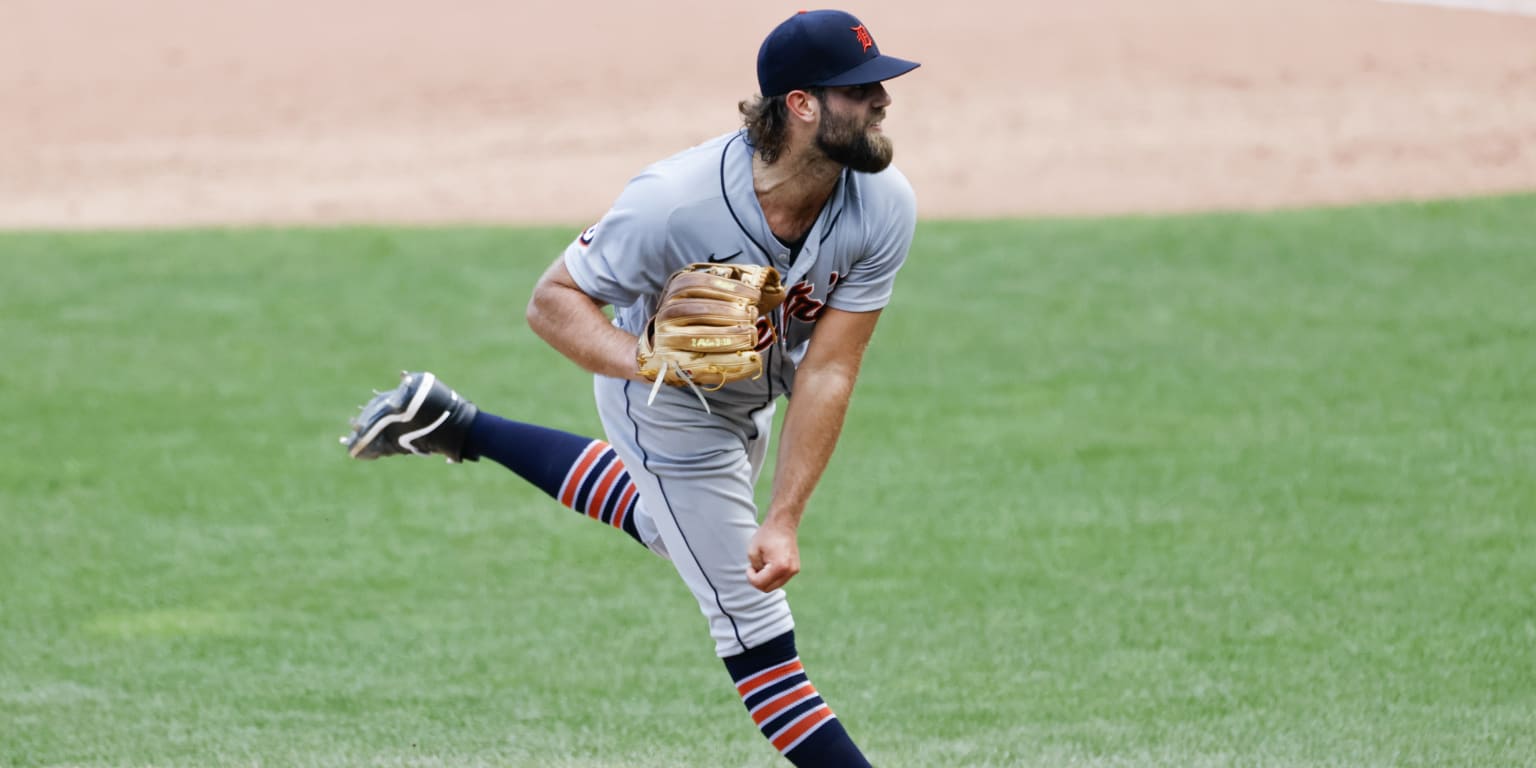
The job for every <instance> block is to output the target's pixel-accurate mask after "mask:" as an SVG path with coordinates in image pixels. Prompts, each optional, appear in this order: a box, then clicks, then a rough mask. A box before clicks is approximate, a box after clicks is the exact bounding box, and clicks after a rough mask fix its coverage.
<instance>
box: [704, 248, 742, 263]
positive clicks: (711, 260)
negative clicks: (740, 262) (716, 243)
mask: <svg viewBox="0 0 1536 768" xmlns="http://www.w3.org/2000/svg"><path fill="white" fill-rule="evenodd" d="M740 255H741V251H737V252H735V253H733V254H731V255H729V256H722V257H720V258H718V259H717V258H715V255H714V254H713V253H711V254H710V255H709V263H711V264H720V263H722V262H727V261H730V260H731V259H734V258H736V257H737V256H740Z"/></svg>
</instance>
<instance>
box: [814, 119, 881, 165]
mask: <svg viewBox="0 0 1536 768" xmlns="http://www.w3.org/2000/svg"><path fill="white" fill-rule="evenodd" d="M816 148H817V149H820V150H821V152H822V154H824V155H826V156H827V159H828V160H831V161H832V162H834V163H837V164H839V165H844V166H847V167H848V168H849V169H851V170H855V171H860V172H862V173H879V172H881V171H883V170H885V169H886V167H887V166H889V165H890V164H891V158H892V157H893V156H895V154H896V148H895V147H894V146H892V145H891V140H890V139H887V138H886V137H884V136H881V135H879V134H870V133H869V132H868V131H866V130H864V126H863V125H861V124H860V122H859V120H858V119H857V118H852V117H844V116H842V115H839V114H836V113H834V112H832V111H831V110H826V111H823V112H822V113H821V126H820V127H819V128H817V129H816Z"/></svg>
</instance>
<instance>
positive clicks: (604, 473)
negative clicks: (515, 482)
mask: <svg viewBox="0 0 1536 768" xmlns="http://www.w3.org/2000/svg"><path fill="white" fill-rule="evenodd" d="M482 457H483V458H487V459H490V460H491V461H494V462H496V463H497V464H500V465H502V466H504V467H506V468H507V469H510V470H512V471H513V472H516V473H517V474H518V475H519V476H521V477H522V478H523V479H524V480H527V481H528V482H530V483H533V484H534V485H536V486H538V488H539V489H540V490H542V491H544V492H545V493H547V494H549V495H550V496H551V497H553V498H554V499H555V500H556V501H559V502H560V503H561V504H564V505H565V506H567V507H570V508H571V509H573V510H575V511H577V512H579V513H581V514H583V515H586V516H587V517H590V518H592V519H593V520H597V521H599V522H601V523H603V524H605V525H611V526H613V527H615V528H618V529H619V530H621V531H623V532H625V533H627V534H629V535H630V536H631V537H632V538H634V540H635V541H640V534H639V532H638V531H636V530H635V520H634V515H633V514H631V513H632V512H634V510H635V504H636V502H637V501H638V500H639V496H638V494H637V493H636V489H635V484H634V483H633V482H631V481H630V479H629V472H627V471H625V469H624V462H622V461H619V456H618V454H616V453H614V452H613V449H612V448H610V447H608V444H607V443H605V442H603V441H601V440H593V439H592V438H590V437H582V436H580V435H573V434H571V433H569V432H561V431H560V430H558V429H550V428H548V427H540V426H537V425H534V424H524V423H522V422H520V421H512V420H510V419H503V418H502V417H500V416H497V415H495V414H491V413H486V412H485V411H484V410H482V411H480V413H478V414H476V416H475V421H474V423H472V424H470V426H469V435H468V436H467V437H466V438H465V439H464V459H465V460H466V461H478V460H479V459H480V458H482ZM640 543H641V545H642V546H644V544H645V542H640Z"/></svg>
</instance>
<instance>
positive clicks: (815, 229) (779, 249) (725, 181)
mask: <svg viewBox="0 0 1536 768" xmlns="http://www.w3.org/2000/svg"><path fill="white" fill-rule="evenodd" d="M849 173H850V171H849V170H848V169H846V168H844V169H843V173H842V176H841V177H840V178H839V179H838V181H837V188H836V189H834V190H832V196H831V197H830V198H828V199H827V204H826V205H824V206H822V209H821V213H820V215H818V216H817V217H816V223H814V224H812V225H811V231H810V232H809V233H807V234H806V236H805V245H804V246H802V247H801V248H800V255H799V256H798V257H797V258H796V259H795V263H794V264H787V263H786V262H787V261H788V260H789V249H788V248H786V247H784V246H783V245H782V244H781V243H780V242H779V240H778V238H777V237H775V236H774V234H773V230H772V229H771V228H770V227H769V226H768V218H767V217H766V216H764V215H763V207H762V205H761V204H760V203H758V201H757V193H756V192H754V191H753V189H752V145H751V144H749V143H748V142H747V132H746V131H745V130H741V131H738V132H737V133H736V135H735V136H733V137H732V138H731V139H730V140H729V141H727V142H726V143H725V148H724V149H723V150H722V151H721V155H720V193H721V195H722V196H723V197H724V198H725V203H726V207H727V208H729V209H730V212H731V216H733V217H734V218H735V219H736V225H737V226H739V227H741V231H742V234H744V235H746V237H747V239H748V240H750V241H751V242H752V244H753V245H754V246H755V247H756V249H757V251H758V253H759V254H760V255H762V256H763V257H764V258H765V259H767V261H768V263H769V264H771V265H773V266H774V267H775V268H777V269H778V270H779V271H780V272H783V273H784V282H785V283H787V284H789V285H794V284H795V283H797V282H799V281H800V280H801V278H803V277H805V275H806V274H807V273H809V272H810V270H811V267H812V266H813V265H815V263H816V257H817V254H818V253H819V252H820V250H821V244H822V243H823V242H824V241H826V239H827V238H828V237H829V236H830V235H831V234H832V228H833V227H835V226H837V222H838V219H840V218H841V217H842V213H843V207H844V206H845V205H846V202H847V197H848V174H849Z"/></svg>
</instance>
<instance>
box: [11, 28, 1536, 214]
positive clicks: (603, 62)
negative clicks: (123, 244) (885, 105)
mask: <svg viewBox="0 0 1536 768" xmlns="http://www.w3.org/2000/svg"><path fill="white" fill-rule="evenodd" d="M848 8H849V10H852V11H854V12H855V13H856V14H858V15H860V16H861V17H862V18H863V20H864V21H865V22H866V23H867V24H868V26H869V27H870V29H871V30H872V31H873V32H874V36H875V39H876V41H877V42H878V43H879V45H880V47H881V48H882V49H883V50H885V51H886V52H888V53H892V54H895V55H899V56H903V57H906V58H913V59H917V60H920V61H922V62H923V67H922V68H921V69H919V70H917V71H916V72H914V73H912V74H911V75H908V76H906V77H904V78H901V79H900V80H898V81H895V82H894V83H893V84H892V87H891V90H892V93H893V96H894V98H895V104H894V106H893V107H892V109H891V110H890V118H889V120H888V122H887V125H886V127H887V132H888V134H889V135H891V136H892V137H893V138H894V139H895V140H896V142H897V163H898V165H899V166H901V167H902V168H903V170H905V171H906V173H907V174H908V175H909V176H910V177H911V178H912V181H913V183H914V185H915V186H916V188H917V190H918V195H919V199H920V205H921V213H922V214H923V215H924V216H929V217H966V216H1005V215H1042V214H1049V215H1057V214H1069V215H1075V214H1097V213H1114V212H1164V211H1187V210H1203V209H1253V208H1271V207H1289V206H1299V205H1319V204H1322V205H1330V204H1342V203H1350V202H1356V201H1366V200H1389V199H1404V198H1425V197H1444V196H1457V195H1465V194H1475V193H1489V192H1501V191H1514V190H1530V189H1536V17H1531V16H1519V15H1500V14H1493V13H1479V12H1466V11H1450V10H1442V9H1435V8H1426V7H1420V6H1412V5H1401V4H1388V3H1380V2H1373V1H1372V0H1284V1H1283V2H1282V1H1280V0H1241V1H1231V0H1169V1H1167V2H1158V3H1147V2H1142V1H1141V0H1085V1H1084V2H1076V3H1070V4H1068V3H1045V2H1039V1H1038V0H1025V1H1023V2H1012V1H1009V2H1004V0H990V1H971V2H950V3H944V4H934V3H930V2H918V1H917V0H885V1H884V2H881V3H878V4H869V5H867V6H859V7H855V6H848ZM795 9H796V7H794V6H787V5H786V6H777V5H774V4H763V3H752V4H747V3H720V2H718V1H716V0H708V1H706V0H679V1H674V2H665V3H659V4H657V3H617V2H613V3H599V2H564V3H506V2H492V1H491V0H465V1H463V2H448V3H431V4H428V3H424V2H400V1H399V0H368V1H365V0H325V1H324V2H319V3H314V2H299V0H274V1H273V2H267V3H259V4H258V3H246V2H225V3H208V2H206V0H148V1H147V2H141V3H120V2H113V1H112V0H74V1H73V2H69V3H58V2H53V1H52V0H11V2H8V3H6V4H5V16H6V18H5V23H4V27H5V29H6V32H5V34H4V44H3V45H0V104H4V105H5V106H4V108H3V109H4V119H3V120H0V227H48V228H53V227H63V228H94V227H144V226H164V225H205V224H252V223H262V224H270V223H332V222H400V223H417V222H421V223H427V222H432V223H437V222H494V223H526V222H551V223H562V224H572V225H579V224H582V223H585V222H589V221H591V220H593V219H595V218H597V216H599V215H600V214H601V213H602V212H603V211H604V210H605V209H606V207H607V205H608V204H609V202H610V201H611V200H612V199H613V197H614V195H615V194H616V193H617V192H618V190H619V189H620V188H622V186H623V184H624V182H625V181H626V180H627V179H628V178H629V176H630V175H632V174H633V173H634V172H635V171H637V170H638V169H639V168H641V167H642V166H643V165H644V164H645V163H647V162H649V161H651V160H655V159H657V158H659V157H662V156H665V155H667V154H670V153H671V152H674V151H676V150H678V149H681V148H682V147H684V146H686V145H688V144H691V143H695V142H698V141H701V140H704V139H707V138H709V137H711V136H713V135H716V134H719V133H723V132H725V131H727V130H730V129H731V128H733V127H734V126H735V125H736V123H737V119H736V114H735V104H736V102H737V101H738V100H740V99H741V98H744V97H746V96H748V95H750V94H751V93H753V92H754V91H755V79H754V69H753V67H754V60H755V53H756V50H757V46H758V44H759V42H760V41H761V39H762V37H763V35H764V34H765V33H766V32H767V30H768V29H770V28H771V27H772V26H773V25H774V24H775V23H777V22H778V21H779V20H781V19H782V18H783V17H785V16H787V15H788V14H789V13H791V12H793V11H794V10H795Z"/></svg>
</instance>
